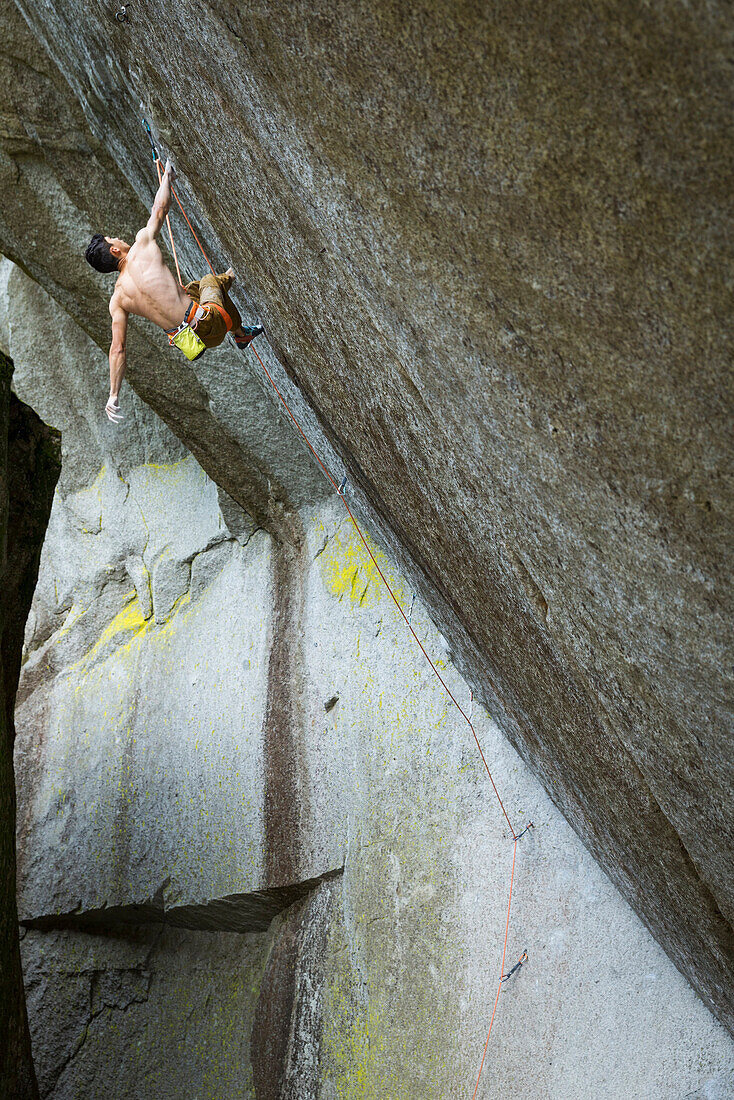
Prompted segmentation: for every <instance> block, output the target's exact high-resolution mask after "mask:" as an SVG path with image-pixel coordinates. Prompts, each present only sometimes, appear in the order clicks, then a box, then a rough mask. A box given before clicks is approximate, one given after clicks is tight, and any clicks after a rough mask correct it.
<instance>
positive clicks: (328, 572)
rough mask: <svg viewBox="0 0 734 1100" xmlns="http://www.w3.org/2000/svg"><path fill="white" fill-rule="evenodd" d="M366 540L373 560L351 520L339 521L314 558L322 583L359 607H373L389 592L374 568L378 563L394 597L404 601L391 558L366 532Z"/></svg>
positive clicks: (333, 592)
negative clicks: (389, 558)
mask: <svg viewBox="0 0 734 1100" xmlns="http://www.w3.org/2000/svg"><path fill="white" fill-rule="evenodd" d="M365 540H366V542H367V545H368V546H369V548H370V551H371V552H372V554H373V555H374V558H375V561H373V560H372V558H370V556H369V554H368V553H367V550H366V549H365V547H364V544H363V543H362V540H361V539H360V537H359V535H358V534H357V532H356V531H355V529H354V527H353V526H352V524H351V523H346V522H345V523H342V524H341V525H340V526H339V527H338V528H337V530H336V531H335V532H334V534H333V535H332V536H331V538H330V539H329V540H328V542H327V543H326V546H325V547H324V550H323V551H322V553H321V554H319V556H318V557H317V559H316V560H317V562H318V564H319V568H320V570H321V576H322V578H323V580H324V584H325V585H326V587H327V588H328V590H329V591H330V592H331V593H332V595H334V596H336V597H338V599H342V597H344V596H348V597H349V599H350V601H351V602H352V603H353V604H356V605H357V606H358V607H364V608H372V607H375V606H377V604H378V603H379V602H380V600H381V599H382V598H383V597H385V596H387V595H388V593H387V590H386V588H385V584H384V582H383V580H382V578H381V577H380V574H379V572H378V570H377V566H378V565H379V567H380V569H381V570H382V572H383V574H384V575H385V577H386V579H387V581H388V584H389V585H390V587H391V588H392V590H393V592H394V593H395V596H396V598H397V599H398V601H399V602H400V604H401V605H404V602H405V592H404V587H403V581H402V579H401V578H399V577H396V576H395V574H394V572H393V569H392V566H391V565H390V562H389V561H388V559H387V558H386V557H385V555H384V554H383V553H382V551H381V550H380V549H379V548H378V547H377V546H376V545H375V543H374V542H373V541H372V539H371V538H370V536H369V535H368V534H365ZM375 562H376V563H377V564H375ZM388 598H389V597H388Z"/></svg>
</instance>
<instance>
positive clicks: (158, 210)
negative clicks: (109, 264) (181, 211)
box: [145, 160, 176, 237]
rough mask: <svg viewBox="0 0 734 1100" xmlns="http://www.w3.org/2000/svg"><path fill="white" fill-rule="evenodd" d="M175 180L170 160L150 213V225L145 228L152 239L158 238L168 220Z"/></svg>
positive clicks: (174, 172)
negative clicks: (172, 186)
mask: <svg viewBox="0 0 734 1100" xmlns="http://www.w3.org/2000/svg"><path fill="white" fill-rule="evenodd" d="M175 178H176V171H175V169H174V167H173V165H172V164H171V162H170V160H167V161H166V168H165V171H164V173H163V179H162V180H161V185H160V187H159V188H158V190H157V191H156V196H155V198H154V199H153V206H152V208H151V211H150V217H149V218H148V224H147V225H146V227H145V229H146V231H147V232H148V233H149V234H150V235H151V237H157V236H158V234H159V233H160V231H161V226H162V225H163V223H164V221H165V220H166V214H167V213H168V211H169V210H170V208H171V184H172V183H173V181H174V180H175Z"/></svg>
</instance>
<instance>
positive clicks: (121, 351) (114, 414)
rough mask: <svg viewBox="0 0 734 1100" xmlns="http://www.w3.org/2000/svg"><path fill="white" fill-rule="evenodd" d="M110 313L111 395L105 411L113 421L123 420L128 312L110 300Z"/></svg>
mask: <svg viewBox="0 0 734 1100" xmlns="http://www.w3.org/2000/svg"><path fill="white" fill-rule="evenodd" d="M110 314H111V315H112V343H111V345H110V396H109V400H108V401H107V405H106V406H105V412H106V413H107V416H108V418H109V419H110V420H112V421H115V422H116V421H118V420H122V413H121V412H120V403H119V400H118V398H119V396H120V386H121V385H122V380H123V378H124V377H125V370H126V368H127V349H126V346H125V341H126V338H127V313H126V312H125V310H124V309H122V308H121V307H120V306H117V305H114V304H113V303H112V302H110Z"/></svg>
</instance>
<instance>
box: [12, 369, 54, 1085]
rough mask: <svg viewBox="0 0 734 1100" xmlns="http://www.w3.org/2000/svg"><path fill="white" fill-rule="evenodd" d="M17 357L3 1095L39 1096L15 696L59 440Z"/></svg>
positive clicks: (14, 420)
mask: <svg viewBox="0 0 734 1100" xmlns="http://www.w3.org/2000/svg"><path fill="white" fill-rule="evenodd" d="M12 371H13V364H12V362H11V361H10V359H8V358H7V356H6V355H4V354H3V352H2V351H0V589H1V590H2V604H1V606H2V611H1V612H0V1095H2V1096H8V1097H10V1096H12V1097H13V1098H14V1100H34V1098H36V1097H37V1096H38V1085H37V1083H36V1077H35V1072H34V1068H33V1062H32V1057H31V1047H30V1036H29V1032H28V1018H27V1013H26V1004H25V998H24V991H23V975H22V972H21V960H20V952H19V946H18V910H17V905H16V853H15V826H16V795H15V777H14V773H13V746H14V741H15V721H14V711H15V698H16V690H17V687H18V677H19V674H20V665H21V654H22V649H23V634H24V630H25V623H26V618H27V616H28V612H29V610H30V606H31V600H32V599H33V592H34V589H35V586H36V579H37V577H38V564H39V559H40V556H41V546H42V543H43V538H44V535H45V532H46V525H47V523H48V517H49V513H50V511H51V501H52V499H53V492H54V486H55V485H56V482H57V480H58V477H59V473H60V471H61V463H60V455H59V450H60V448H59V440H58V437H57V435H56V433H54V432H52V431H49V429H48V428H47V427H46V425H45V424H43V423H42V422H41V421H40V419H39V418H38V416H37V415H36V414H35V413H34V412H33V410H32V409H29V408H28V407H27V406H26V405H24V404H23V403H22V402H21V401H19V400H18V398H17V397H16V396H15V394H13V393H11V391H10V382H11V377H12Z"/></svg>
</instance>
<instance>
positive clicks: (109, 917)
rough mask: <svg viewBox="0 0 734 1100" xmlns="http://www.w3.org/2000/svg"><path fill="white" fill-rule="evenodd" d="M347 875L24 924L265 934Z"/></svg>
mask: <svg viewBox="0 0 734 1100" xmlns="http://www.w3.org/2000/svg"><path fill="white" fill-rule="evenodd" d="M343 870H344V868H343V867H336V868H334V869H332V870H330V871H325V872H324V873H323V874H321V875H317V876H316V878H311V879H305V880H304V881H303V882H293V883H289V884H288V885H287V886H275V887H269V888H267V889H265V890H253V891H252V892H251V893H247V894H227V895H225V896H224V897H222V898H215V899H213V900H212V901H206V902H202V903H201V904H198V905H176V906H173V907H172V908H170V909H167V908H166V907H165V905H164V903H163V900H162V894H163V891H162V890H161V891H159V892H158V894H157V895H156V897H154V898H151V899H150V900H149V901H146V902H141V903H138V904H131V905H110V906H106V907H105V908H101V909H86V910H84V911H81V912H79V911H75V912H71V913H56V914H47V915H45V916H41V917H32V918H30V919H27V920H24V921H21V924H22V926H23V927H24V928H34V929H36V930H38V931H41V932H50V931H55V930H58V929H66V930H73V931H78V932H97V931H98V932H103V931H114V930H115V929H119V928H122V927H130V926H131V925H135V926H139V925H146V924H164V925H167V926H168V927H171V928H186V929H189V930H190V931H194V932H242V933H244V932H265V931H266V930H267V928H268V927H269V925H270V922H271V921H272V919H273V917H275V916H277V914H278V913H282V912H283V910H284V909H287V908H288V907H289V906H291V905H294V904H295V903H296V902H298V901H301V900H303V898H305V897H307V895H308V894H310V893H311V891H312V890H315V889H316V887H317V886H319V885H320V884H321V883H322V882H328V881H330V880H331V879H333V878H337V877H338V876H339V875H341V874H342V872H343Z"/></svg>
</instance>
